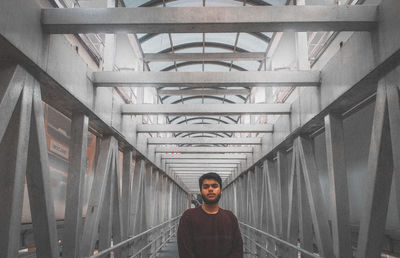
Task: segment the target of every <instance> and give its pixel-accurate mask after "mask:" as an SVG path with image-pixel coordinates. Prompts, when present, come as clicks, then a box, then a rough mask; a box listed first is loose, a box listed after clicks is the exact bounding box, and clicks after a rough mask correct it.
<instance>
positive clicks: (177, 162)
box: [165, 159, 241, 165]
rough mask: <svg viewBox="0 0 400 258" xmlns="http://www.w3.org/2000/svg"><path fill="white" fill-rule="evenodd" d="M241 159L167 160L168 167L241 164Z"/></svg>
mask: <svg viewBox="0 0 400 258" xmlns="http://www.w3.org/2000/svg"><path fill="white" fill-rule="evenodd" d="M240 162H241V160H240V159H237V160H235V159H231V160H217V159H171V160H166V161H165V164H166V165H171V164H200V163H201V164H203V163H206V164H240Z"/></svg>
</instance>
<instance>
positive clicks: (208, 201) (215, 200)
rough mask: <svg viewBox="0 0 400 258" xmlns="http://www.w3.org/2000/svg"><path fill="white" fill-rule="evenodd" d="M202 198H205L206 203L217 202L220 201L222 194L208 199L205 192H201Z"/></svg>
mask: <svg viewBox="0 0 400 258" xmlns="http://www.w3.org/2000/svg"><path fill="white" fill-rule="evenodd" d="M201 198H202V199H203V201H204V203H205V204H216V203H218V201H219V199H220V198H221V194H218V195H217V197H216V198H215V199H213V200H209V199H207V196H204V195H203V194H201Z"/></svg>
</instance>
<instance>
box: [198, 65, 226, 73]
mask: <svg viewBox="0 0 400 258" xmlns="http://www.w3.org/2000/svg"><path fill="white" fill-rule="evenodd" d="M228 70H229V68H228V67H226V66H221V65H213V64H205V65H204V71H205V72H226V71H228Z"/></svg>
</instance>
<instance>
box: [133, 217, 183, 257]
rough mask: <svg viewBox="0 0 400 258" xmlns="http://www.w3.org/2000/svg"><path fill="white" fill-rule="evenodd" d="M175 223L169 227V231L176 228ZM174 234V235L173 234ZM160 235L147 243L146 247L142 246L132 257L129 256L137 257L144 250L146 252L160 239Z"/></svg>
mask: <svg viewBox="0 0 400 258" xmlns="http://www.w3.org/2000/svg"><path fill="white" fill-rule="evenodd" d="M176 224H177V223H175V224H174V225H173V226H172V227H170V228H169V229H168V230H171V229H172V228H173V227H175V226H176ZM174 234H175V233H174ZM161 237H162V235H159V236H158V237H157V238H155V239H153V240H152V241H151V242H150V243H148V244H147V245H145V246H143V247H142V248H141V249H140V250H139V251H137V252H136V253H135V254H134V255H132V256H131V258H132V257H136V256H138V255H139V254H140V253H142V252H143V251H144V250H146V249H147V248H149V247H150V246H151V245H152V244H153V243H154V242H156V241H157V240H158V239H159V238H161Z"/></svg>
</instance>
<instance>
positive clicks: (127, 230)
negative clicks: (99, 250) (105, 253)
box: [121, 150, 133, 258]
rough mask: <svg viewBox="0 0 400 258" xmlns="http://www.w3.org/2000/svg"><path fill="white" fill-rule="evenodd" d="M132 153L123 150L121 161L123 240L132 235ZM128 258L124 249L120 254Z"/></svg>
mask: <svg viewBox="0 0 400 258" xmlns="http://www.w3.org/2000/svg"><path fill="white" fill-rule="evenodd" d="M132 155H133V153H132V151H129V150H125V151H124V153H123V161H122V196H121V210H122V211H121V212H122V219H123V220H122V239H123V240H125V239H127V238H128V237H129V235H130V234H132V231H131V228H132V227H133V225H132V224H133V220H132V218H131V216H130V214H131V204H132V179H133V173H132V172H133V171H132V163H133V162H132ZM127 256H128V250H127V248H125V249H124V250H123V252H122V258H126V257H127Z"/></svg>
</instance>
